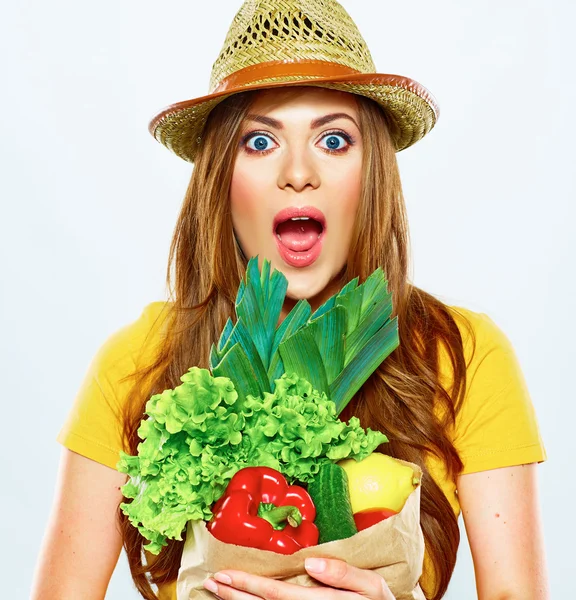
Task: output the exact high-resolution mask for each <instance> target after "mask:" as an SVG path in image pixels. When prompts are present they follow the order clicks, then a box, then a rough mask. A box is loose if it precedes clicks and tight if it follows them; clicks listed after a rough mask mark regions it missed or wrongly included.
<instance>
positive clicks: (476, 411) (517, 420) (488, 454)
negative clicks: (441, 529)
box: [57, 302, 546, 600]
mask: <svg viewBox="0 0 576 600" xmlns="http://www.w3.org/2000/svg"><path fill="white" fill-rule="evenodd" d="M167 307H168V306H167V304H166V303H165V302H153V303H151V304H149V305H148V306H146V308H145V309H144V311H143V312H142V314H141V315H140V317H139V318H138V319H137V320H136V321H134V322H133V323H130V324H129V325H126V326H125V327H123V328H122V329H120V330H118V331H117V332H115V333H114V334H112V335H111V336H110V337H109V338H108V339H107V340H106V341H105V343H104V344H103V345H102V347H101V348H100V349H99V351H98V352H97V353H96V355H95V357H94V359H93V360H92V362H91V364H90V367H89V369H88V373H87V374H86V376H85V378H84V381H83V384H82V386H81V388H80V390H79V392H78V394H77V396H76V399H75V401H74V405H73V407H72V410H71V411H70V413H69V416H68V419H67V420H66V423H65V424H64V426H63V427H62V429H61V431H60V432H59V434H58V437H57V440H58V441H59V442H60V443H61V444H63V445H64V446H66V447H67V448H69V449H70V450H73V451H74V452H77V453H79V454H82V455H83V456H86V457H88V458H91V459H92V460H95V461H97V462H100V463H102V464H104V465H107V466H109V467H111V468H116V464H117V462H118V457H119V451H120V450H121V449H124V448H123V444H122V435H121V425H120V422H119V419H118V415H119V414H120V408H121V405H122V401H123V399H124V398H125V397H126V393H127V391H128V390H129V388H130V386H131V385H132V381H131V380H128V381H124V382H122V381H120V380H121V379H122V378H123V377H125V376H126V375H127V374H129V373H131V372H132V371H133V370H134V369H135V367H136V365H138V366H141V365H143V364H146V362H147V361H149V360H150V358H151V357H152V356H153V355H154V353H155V351H156V349H157V348H158V345H159V344H161V343H162V337H163V331H164V329H163V325H165V319H164V317H165V315H166V314H167V310H165V309H167ZM449 308H450V309H451V311H452V313H453V315H454V317H455V319H456V322H457V324H458V326H459V328H460V331H461V334H462V337H463V340H464V349H465V357H466V361H467V362H468V361H469V360H470V355H471V354H472V353H471V349H472V344H471V340H470V336H469V333H468V331H467V329H466V327H464V326H463V323H462V321H461V319H460V315H464V316H465V317H467V318H468V320H469V321H470V322H471V324H472V327H473V329H474V333H475V337H476V351H475V352H474V355H473V357H472V360H471V362H470V365H469V367H468V370H467V374H466V377H467V394H466V397H465V399H464V403H463V406H462V409H461V410H460V412H459V414H458V417H457V421H456V426H455V428H454V431H453V432H451V434H452V439H453V442H454V444H455V446H456V449H457V450H458V452H459V454H460V456H461V459H462V462H463V463H464V470H463V474H466V473H474V472H477V471H485V470H489V469H496V468H499V467H507V466H512V465H519V464H527V463H532V462H542V461H544V460H546V451H545V449H544V445H543V443H542V439H541V437H540V433H539V430H538V423H537V420H536V415H535V412H534V407H533V405H532V402H531V400H530V396H529V393H528V390H527V388H526V383H525V380H524V377H523V374H522V371H521V369H520V366H519V364H518V361H517V358H516V355H515V353H514V350H513V348H512V346H511V344H510V341H509V340H508V338H507V337H506V336H505V335H504V333H503V332H502V331H501V330H500V329H499V328H498V327H497V326H496V324H495V323H494V322H493V321H492V319H490V317H488V316H487V315H485V314H483V313H476V312H473V311H470V310H468V309H464V308H461V307H449ZM163 309H164V310H163ZM191 366H192V365H191ZM440 373H441V376H442V377H443V379H444V384H445V387H446V386H447V385H448V386H449V383H448V382H449V381H450V363H449V359H448V356H447V354H446V353H445V351H441V362H440ZM426 465H427V467H428V469H429V472H430V474H431V476H432V477H433V478H434V480H435V481H436V482H437V483H438V485H439V486H440V488H441V489H442V491H443V492H444V494H445V495H446V497H447V498H448V500H449V502H450V504H451V505H452V508H453V510H454V513H455V514H456V515H457V516H458V515H459V514H460V505H459V502H458V496H457V493H456V483H455V482H454V481H452V480H449V479H448V478H447V477H446V470H445V467H444V465H443V463H442V461H440V460H439V459H437V458H435V457H430V458H428V459H427V462H426ZM427 557H428V555H427V553H426V555H425V565H424V574H423V577H422V581H421V583H422V584H423V586H424V587H425V588H426V589H432V588H433V581H432V578H431V575H430V566H429V562H428V559H427ZM158 593H159V597H160V599H161V600H175V599H176V587H175V583H172V584H168V585H163V586H160V588H159V590H158Z"/></svg>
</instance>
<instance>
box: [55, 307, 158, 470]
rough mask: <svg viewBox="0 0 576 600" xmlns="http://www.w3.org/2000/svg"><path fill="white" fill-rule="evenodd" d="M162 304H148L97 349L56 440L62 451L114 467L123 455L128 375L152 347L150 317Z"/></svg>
mask: <svg viewBox="0 0 576 600" xmlns="http://www.w3.org/2000/svg"><path fill="white" fill-rule="evenodd" d="M161 304H162V303H152V304H151V305H148V306H147V307H146V308H145V309H144V311H143V312H142V314H141V315H140V317H139V318H138V319H137V320H136V321H134V322H132V323H130V324H128V325H126V326H125V327H122V328H121V329H119V330H118V331H116V332H114V333H113V334H112V335H110V336H109V337H108V338H107V339H106V340H105V341H104V343H103V344H102V346H101V347H100V348H99V349H98V351H97V352H96V354H95V356H94V358H93V359H92V361H91V363H90V365H89V367H88V371H87V373H86V374H85V376H84V379H83V381H82V383H81V385H80V388H79V390H78V393H77V394H76V398H75V399H74V403H73V405H72V408H71V410H70V412H69V413H68V416H67V419H66V421H65V423H64V425H63V426H62V428H61V430H60V432H59V433H58V435H57V437H56V439H57V441H58V442H59V443H61V444H62V445H63V446H65V447H66V448H68V449H70V450H72V451H74V452H77V453H78V454H81V455H83V456H86V457H87V458H90V459H92V460H95V461H97V462H99V463H102V464H104V465H106V466H108V467H111V468H113V469H115V468H116V464H117V463H118V460H119V458H120V456H119V453H120V450H124V451H126V447H125V444H124V441H123V434H122V412H123V408H124V406H123V405H124V403H125V402H126V399H127V397H128V393H129V391H130V389H131V387H132V386H133V385H134V379H133V378H131V377H129V376H130V375H131V374H132V373H134V371H135V370H136V368H137V365H138V366H141V363H140V360H141V358H142V356H144V353H143V348H144V344H145V342H146V344H149V345H150V346H149V347H150V348H152V347H153V346H152V340H151V338H150V336H149V335H148V334H149V333H150V331H151V322H153V319H152V318H151V317H152V316H153V313H155V312H158V310H157V309H158V308H159V306H158V305H161ZM127 377H128V378H127Z"/></svg>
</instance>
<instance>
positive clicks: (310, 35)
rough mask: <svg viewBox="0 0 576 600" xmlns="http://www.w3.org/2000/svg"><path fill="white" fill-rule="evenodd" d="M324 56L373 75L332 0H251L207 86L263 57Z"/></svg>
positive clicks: (360, 41)
mask: <svg viewBox="0 0 576 600" xmlns="http://www.w3.org/2000/svg"><path fill="white" fill-rule="evenodd" d="M295 58H297V59H298V60H325V61H327V62H335V63H339V64H342V65H346V66H347V67H351V68H353V69H356V70H357V71H360V72H361V73H374V72H375V70H376V68H375V67H374V63H373V62H372V57H371V56H370V51H369V50H368V46H367V45H366V42H365V41H364V38H363V37H362V36H361V35H360V32H359V31H358V28H357V27H356V24H355V23H354V21H352V19H351V18H350V16H349V15H348V13H347V12H346V11H345V10H344V8H343V7H342V6H340V4H339V3H338V2H334V1H333V0H300V1H299V2H297V1H294V0H251V1H248V2H245V3H244V4H243V5H242V7H241V8H240V10H239V11H238V13H237V14H236V16H235V17H234V21H233V22H232V25H231V26H230V29H229V31H228V35H227V36H226V40H225V41H224V46H223V47H222V50H221V52H220V56H219V57H218V58H217V59H216V62H215V63H214V66H213V68H212V77H211V79H210V90H211V91H212V90H214V89H215V88H216V86H217V85H218V83H220V81H222V79H224V78H225V77H228V76H229V75H230V74H231V73H233V72H234V71H238V70H239V69H243V68H245V67H249V66H252V65H256V64H260V63H262V62H266V61H269V60H294V59H295Z"/></svg>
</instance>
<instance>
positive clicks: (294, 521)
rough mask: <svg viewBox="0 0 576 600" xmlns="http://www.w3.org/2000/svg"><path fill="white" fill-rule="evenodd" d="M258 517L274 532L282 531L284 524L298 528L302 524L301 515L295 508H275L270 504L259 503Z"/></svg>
mask: <svg viewBox="0 0 576 600" xmlns="http://www.w3.org/2000/svg"><path fill="white" fill-rule="evenodd" d="M258 516H259V517H260V518H262V519H264V520H265V521H268V523H270V525H272V527H273V528H274V529H276V530H282V529H284V528H285V527H286V524H288V525H291V526H292V527H298V525H300V523H302V514H301V513H300V511H299V510H298V508H297V507H296V506H276V505H275V504H272V503H271V502H260V505H259V506H258Z"/></svg>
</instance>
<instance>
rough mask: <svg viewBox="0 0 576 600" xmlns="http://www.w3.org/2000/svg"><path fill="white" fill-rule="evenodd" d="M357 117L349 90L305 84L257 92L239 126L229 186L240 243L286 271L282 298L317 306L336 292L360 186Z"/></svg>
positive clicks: (254, 253) (359, 140)
mask: <svg viewBox="0 0 576 600" xmlns="http://www.w3.org/2000/svg"><path fill="white" fill-rule="evenodd" d="M358 123H359V116H358V108H357V104H356V100H355V98H354V96H353V95H352V94H347V93H345V92H339V91H336V90H327V89H321V88H310V87H309V88H284V89H282V90H265V91H263V92H260V93H259V94H258V96H257V97H256V100H255V102H254V103H253V104H252V106H251V108H250V109H249V111H248V114H247V116H246V118H245V120H244V122H243V123H242V126H241V142H240V146H239V149H238V154H237V158H236V162H235V166H234V171H233V175H232V183H231V187H230V204H231V211H232V223H233V226H234V231H235V233H236V237H237V239H238V242H239V243H240V246H241V248H242V250H243V252H244V254H245V256H246V257H247V258H250V257H252V256H255V255H259V261H260V266H261V265H262V259H263V258H267V259H268V260H270V263H271V266H272V268H276V269H278V270H279V271H281V272H282V273H284V275H285V276H286V278H287V279H288V292H287V298H289V299H292V300H294V301H295V300H298V299H301V298H308V299H309V300H310V302H311V304H312V306H313V307H314V308H315V307H316V306H318V305H320V304H321V303H322V302H323V301H325V300H327V299H328V298H329V297H330V296H331V295H332V294H334V293H336V292H337V291H338V289H339V284H338V283H337V281H334V282H333V280H334V279H335V278H336V277H337V275H338V274H339V273H340V271H341V270H342V268H343V267H344V265H345V264H346V259H347V255H348V249H349V246H350V241H351V235H352V228H353V225H354V220H355V216H356V210H357V207H358V203H359V199H360V191H361V173H362V138H361V135H360V129H359V125H358ZM331 282H333V283H331ZM334 287H336V289H334ZM288 304H290V302H288Z"/></svg>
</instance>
